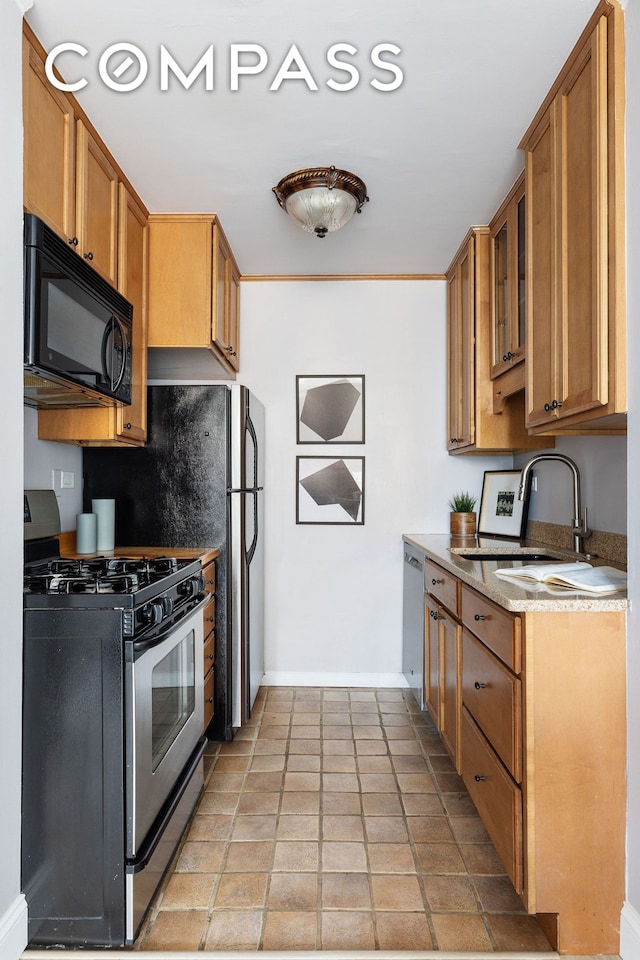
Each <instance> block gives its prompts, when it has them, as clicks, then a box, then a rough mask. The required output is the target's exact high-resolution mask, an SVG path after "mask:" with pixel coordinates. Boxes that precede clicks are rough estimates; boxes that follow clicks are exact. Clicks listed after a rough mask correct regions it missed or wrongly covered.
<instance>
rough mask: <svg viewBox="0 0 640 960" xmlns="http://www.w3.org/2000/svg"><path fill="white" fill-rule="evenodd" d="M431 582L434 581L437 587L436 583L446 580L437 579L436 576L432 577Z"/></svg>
mask: <svg viewBox="0 0 640 960" xmlns="http://www.w3.org/2000/svg"><path fill="white" fill-rule="evenodd" d="M431 583H432V584H433V585H434V587H435V585H436V583H444V580H436V579H435V578H434V577H432V579H431Z"/></svg>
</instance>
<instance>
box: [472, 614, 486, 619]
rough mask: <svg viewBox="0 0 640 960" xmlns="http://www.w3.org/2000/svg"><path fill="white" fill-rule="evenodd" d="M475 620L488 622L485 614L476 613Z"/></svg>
mask: <svg viewBox="0 0 640 960" xmlns="http://www.w3.org/2000/svg"><path fill="white" fill-rule="evenodd" d="M473 619H474V620H486V619H487V618H486V617H485V615H484V614H483V613H476V614H475V615H474V618H473Z"/></svg>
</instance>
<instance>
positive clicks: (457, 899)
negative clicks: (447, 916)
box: [422, 876, 479, 913]
mask: <svg viewBox="0 0 640 960" xmlns="http://www.w3.org/2000/svg"><path fill="white" fill-rule="evenodd" d="M422 879H423V883H424V892H425V896H426V898H427V906H428V907H429V909H430V910H431V911H432V912H433V913H478V912H479V907H478V903H477V899H476V895H475V890H474V888H473V883H472V882H471V880H470V879H469V878H468V877H455V876H452V877H442V876H439V877H431V876H424V877H423V878H422Z"/></svg>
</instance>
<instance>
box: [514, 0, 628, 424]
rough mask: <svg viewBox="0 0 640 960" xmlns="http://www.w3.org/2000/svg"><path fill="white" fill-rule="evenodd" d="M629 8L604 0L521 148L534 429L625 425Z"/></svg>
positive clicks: (530, 402) (530, 399)
mask: <svg viewBox="0 0 640 960" xmlns="http://www.w3.org/2000/svg"><path fill="white" fill-rule="evenodd" d="M623 117H624V62H623V36H622V12H621V10H620V9H619V7H618V5H617V3H615V2H609V0H602V2H601V3H600V4H599V5H598V7H597V9H596V11H595V13H594V15H593V17H592V18H591V20H590V21H589V24H588V25H587V27H586V29H585V31H584V32H583V34H582V36H581V37H580V40H579V41H578V43H577V45H576V47H575V48H574V50H573V52H572V54H571V56H570V57H569V59H568V61H567V63H566V64H565V66H564V68H563V70H562V71H561V73H560V75H559V76H558V78H557V80H556V82H555V84H554V86H553V87H552V89H551V91H550V92H549V94H548V96H547V98H546V99H545V101H544V103H543V104H542V106H541V108H540V110H539V111H538V114H537V115H536V117H535V118H534V120H533V122H532V124H531V126H530V127H529V129H528V130H527V132H526V134H525V136H524V138H523V140H522V142H521V144H520V146H521V147H522V149H524V151H525V158H526V249H527V254H526V257H527V310H528V318H527V329H526V368H527V378H526V395H527V413H526V416H527V426H528V427H529V429H530V430H531V431H532V432H534V433H535V432H537V433H543V432H547V433H552V434H557V433H561V432H563V431H565V430H566V432H572V431H573V430H579V431H580V432H585V431H586V432H609V431H616V432H618V431H619V432H624V430H625V429H626V416H625V413H626V380H625V369H624V366H625V350H626V341H625V306H624V304H625V300H624V192H623V177H624V169H623V162H624V154H623V151H624V144H623Z"/></svg>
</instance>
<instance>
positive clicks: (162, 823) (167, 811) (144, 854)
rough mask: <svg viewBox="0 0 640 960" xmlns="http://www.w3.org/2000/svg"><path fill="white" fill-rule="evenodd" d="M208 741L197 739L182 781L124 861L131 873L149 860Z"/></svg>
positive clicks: (204, 738) (137, 870)
mask: <svg viewBox="0 0 640 960" xmlns="http://www.w3.org/2000/svg"><path fill="white" fill-rule="evenodd" d="M208 743H209V741H208V740H207V739H206V737H203V739H202V740H200V741H199V743H198V746H197V747H196V749H195V750H194V752H193V753H192V754H191V756H190V758H189V761H188V763H187V766H186V767H185V768H184V770H183V771H182V777H181V780H182V783H181V785H180V789H179V790H178V791H177V793H175V794H174V795H173V796H172V797H171V798H170V800H169V801H168V802H167V805H166V807H165V808H163V809H162V810H161V811H160V813H159V814H158V817H157V819H156V821H155V823H154V824H153V826H152V827H151V830H150V831H149V833H148V834H147V836H146V838H145V841H144V843H143V844H142V846H141V847H140V849H139V850H138V852H137V854H136V856H135V857H131V858H130V859H128V860H127V861H126V863H127V867H129V870H130V872H131V873H138V872H139V871H140V870H143V869H144V868H145V867H146V866H147V864H148V863H149V860H151V857H152V856H153V854H154V851H155V849H156V847H157V846H158V843H159V842H160V840H161V839H162V834H163V833H164V831H165V830H166V827H167V824H168V823H169V820H171V817H172V816H173V814H174V812H175V809H176V807H177V806H178V804H179V803H180V800H181V799H182V795H183V793H184V792H185V790H186V789H187V787H188V786H189V781H190V780H191V777H192V776H193V774H194V772H195V770H196V768H197V766H198V764H199V763H200V758H201V757H202V754H203V753H204V751H205V750H206V748H207V745H208Z"/></svg>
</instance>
